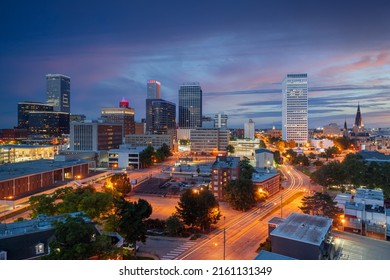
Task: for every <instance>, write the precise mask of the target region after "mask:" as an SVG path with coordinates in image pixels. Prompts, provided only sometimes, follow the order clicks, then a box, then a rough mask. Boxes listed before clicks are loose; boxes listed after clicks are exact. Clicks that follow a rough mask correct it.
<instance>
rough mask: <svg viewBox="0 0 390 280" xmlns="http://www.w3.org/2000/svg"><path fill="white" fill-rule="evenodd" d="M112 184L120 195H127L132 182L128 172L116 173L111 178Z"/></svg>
mask: <svg viewBox="0 0 390 280" xmlns="http://www.w3.org/2000/svg"><path fill="white" fill-rule="evenodd" d="M110 182H111V186H112V188H113V189H114V190H116V191H117V192H118V193H119V194H120V195H122V196H123V195H126V194H128V193H129V192H130V191H131V183H130V179H129V177H127V174H115V175H113V176H112V177H111V178H110Z"/></svg>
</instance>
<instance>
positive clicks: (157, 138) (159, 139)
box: [125, 134, 173, 150]
mask: <svg viewBox="0 0 390 280" xmlns="http://www.w3.org/2000/svg"><path fill="white" fill-rule="evenodd" d="M125 144H130V145H131V146H134V147H146V146H153V147H154V148H155V149H158V148H160V147H161V146H162V145H163V144H167V145H168V146H169V148H170V149H171V150H172V149H173V142H172V136H171V135H169V134H130V135H126V136H125Z"/></svg>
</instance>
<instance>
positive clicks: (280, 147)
mask: <svg viewBox="0 0 390 280" xmlns="http://www.w3.org/2000/svg"><path fill="white" fill-rule="evenodd" d="M276 148H277V149H278V151H279V152H283V151H284V149H285V148H286V142H285V141H283V140H279V141H278V142H276Z"/></svg>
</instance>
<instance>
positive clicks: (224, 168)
mask: <svg viewBox="0 0 390 280" xmlns="http://www.w3.org/2000/svg"><path fill="white" fill-rule="evenodd" d="M239 177H240V158H239V157H229V156H217V158H216V160H215V162H214V164H213V166H212V169H211V184H212V189H211V191H212V192H213V194H214V196H215V197H216V198H217V199H218V200H223V189H224V187H226V185H227V184H228V183H229V182H230V181H231V180H236V179H238V178H239Z"/></svg>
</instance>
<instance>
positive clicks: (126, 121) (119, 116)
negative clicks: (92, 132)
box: [101, 99, 135, 135]
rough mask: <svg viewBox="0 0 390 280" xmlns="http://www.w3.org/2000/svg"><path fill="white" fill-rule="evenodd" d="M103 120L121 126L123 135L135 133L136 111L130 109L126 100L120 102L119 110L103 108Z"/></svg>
mask: <svg viewBox="0 0 390 280" xmlns="http://www.w3.org/2000/svg"><path fill="white" fill-rule="evenodd" d="M101 119H102V120H103V121H104V122H106V123H115V124H120V125H121V126H122V134H123V135H128V134H134V133H135V122H134V109H133V108H130V107H129V102H128V101H127V100H125V99H122V101H121V102H119V108H108V107H104V108H102V110H101Z"/></svg>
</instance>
